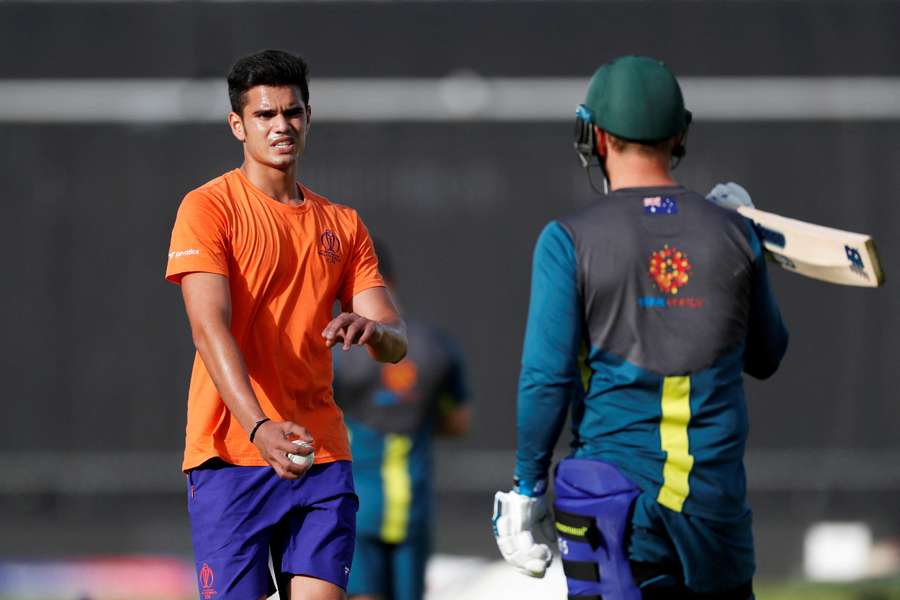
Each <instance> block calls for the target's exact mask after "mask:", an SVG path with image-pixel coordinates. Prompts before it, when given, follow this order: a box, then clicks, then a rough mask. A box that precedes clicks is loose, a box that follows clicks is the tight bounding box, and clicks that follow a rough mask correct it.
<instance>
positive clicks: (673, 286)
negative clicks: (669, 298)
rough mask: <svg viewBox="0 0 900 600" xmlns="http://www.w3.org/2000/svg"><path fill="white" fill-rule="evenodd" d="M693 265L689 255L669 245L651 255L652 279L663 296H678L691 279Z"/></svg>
mask: <svg viewBox="0 0 900 600" xmlns="http://www.w3.org/2000/svg"><path fill="white" fill-rule="evenodd" d="M691 268H692V267H691V263H690V261H688V257H687V254H685V253H684V252H682V251H681V250H679V249H678V248H675V247H672V246H669V245H668V244H666V245H665V247H664V248H663V249H662V250H657V251H656V252H654V253H653V254H651V255H650V268H649V270H650V277H651V279H653V282H654V283H655V284H656V287H658V288H659V291H661V292H662V293H663V294H671V295H673V296H675V295H677V294H678V290H679V289H681V288H683V287H684V286H686V285H687V283H688V280H689V279H690V277H689V273H690V271H691Z"/></svg>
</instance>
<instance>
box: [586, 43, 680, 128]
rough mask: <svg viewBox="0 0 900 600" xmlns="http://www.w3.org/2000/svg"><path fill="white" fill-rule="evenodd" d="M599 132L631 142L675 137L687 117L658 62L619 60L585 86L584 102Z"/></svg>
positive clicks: (674, 86)
mask: <svg viewBox="0 0 900 600" xmlns="http://www.w3.org/2000/svg"><path fill="white" fill-rule="evenodd" d="M584 104H585V106H587V107H588V108H589V109H590V110H591V112H593V116H594V118H593V121H594V124H595V125H597V126H598V127H599V128H600V129H602V130H604V131H607V132H609V133H611V134H613V135H614V136H616V137H620V138H623V139H625V140H630V141H635V142H655V141H659V140H664V139H667V138H671V137H673V136H675V135H678V134H679V133H681V132H682V131H684V130H685V128H687V126H688V125H689V124H690V120H691V113H690V112H689V111H688V110H686V109H685V107H684V97H683V96H682V95H681V87H679V85H678V81H677V80H676V79H675V75H673V74H672V71H670V70H669V68H668V67H667V66H666V65H665V63H663V62H662V61H659V60H656V59H654V58H648V57H646V56H622V57H619V58H616V59H614V60H612V61H610V62H608V63H606V64H604V65H602V66H601V67H600V68H599V69H597V71H596V72H595V73H594V76H593V77H592V78H591V82H590V84H589V85H588V91H587V98H586V99H585V101H584Z"/></svg>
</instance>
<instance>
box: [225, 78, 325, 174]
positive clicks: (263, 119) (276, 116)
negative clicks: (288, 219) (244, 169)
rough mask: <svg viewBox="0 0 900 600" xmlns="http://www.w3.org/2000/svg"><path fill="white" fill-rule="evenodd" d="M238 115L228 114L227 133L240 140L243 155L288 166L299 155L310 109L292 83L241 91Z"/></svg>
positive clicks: (280, 166)
mask: <svg viewBox="0 0 900 600" xmlns="http://www.w3.org/2000/svg"><path fill="white" fill-rule="evenodd" d="M245 99H246V104H245V105H244V109H243V111H241V114H240V115H238V114H236V113H231V114H229V115H228V124H229V125H230V126H231V132H232V133H233V134H234V137H236V138H237V139H238V140H240V141H241V142H243V143H244V158H245V160H247V161H252V162H255V163H259V164H261V165H265V166H268V167H272V168H274V169H282V170H284V169H289V168H291V167H292V166H293V165H294V163H295V162H296V161H297V158H298V157H300V155H301V154H303V150H304V148H305V147H306V136H307V134H308V133H309V126H310V110H309V107H308V106H307V105H306V104H305V103H304V102H303V97H302V96H301V95H300V89H299V88H298V87H295V86H268V85H258V86H256V87H253V88H250V89H249V90H247V92H246V94H245Z"/></svg>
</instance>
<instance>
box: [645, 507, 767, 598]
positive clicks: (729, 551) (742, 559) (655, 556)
mask: <svg viewBox="0 0 900 600" xmlns="http://www.w3.org/2000/svg"><path fill="white" fill-rule="evenodd" d="M632 523H633V528H632V532H631V536H630V544H629V555H630V558H631V560H632V561H636V562H639V563H644V564H647V563H651V564H656V565H658V566H663V567H666V568H668V570H670V571H671V572H672V573H673V575H674V576H675V578H676V579H677V580H678V584H680V585H686V586H687V588H688V589H690V590H691V591H692V592H693V593H695V594H696V593H699V594H704V593H705V594H710V593H719V594H722V593H724V592H725V591H728V592H729V593H730V592H732V591H734V595H735V596H736V597H740V598H746V597H748V596H749V595H750V594H751V593H752V592H750V591H749V590H751V589H752V588H751V585H750V582H751V580H752V579H753V574H754V571H755V561H754V552H753V534H752V531H751V516H750V513H749V512H748V513H747V515H746V516H745V517H744V518H741V519H736V520H734V521H728V522H723V521H712V520H709V519H703V518H700V517H696V516H691V515H686V514H684V513H677V512H674V511H672V510H669V509H668V508H666V507H664V506H661V505H660V504H659V503H657V502H655V500H654V499H653V498H651V497H649V496H647V495H646V494H645V495H642V496H641V497H640V498H638V501H637V502H636V503H635V511H634V516H633V519H632ZM743 590H747V592H744V591H743ZM729 597H733V596H729Z"/></svg>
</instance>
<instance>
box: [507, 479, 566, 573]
mask: <svg viewBox="0 0 900 600" xmlns="http://www.w3.org/2000/svg"><path fill="white" fill-rule="evenodd" d="M493 524H494V539H495V540H497V547H498V548H499V549H500V554H502V555H503V558H504V560H506V562H508V563H509V564H511V565H512V566H513V567H515V568H516V570H517V571H518V572H520V573H523V574H525V575H528V576H530V577H543V576H544V573H546V571H547V567H549V566H550V561H552V560H553V554H552V553H551V552H550V548H549V547H548V546H547V545H546V544H541V543H538V542H537V541H535V534H537V536H539V537H541V538H542V539H545V540H548V541H549V540H550V539H552V537H553V534H552V529H553V525H552V523H551V522H550V515H549V514H548V513H547V505H546V503H545V502H544V498H543V496H539V497H537V498H531V497H529V496H523V495H522V494H519V493H518V492H516V491H510V492H497V493H496V494H495V495H494V518H493Z"/></svg>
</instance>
